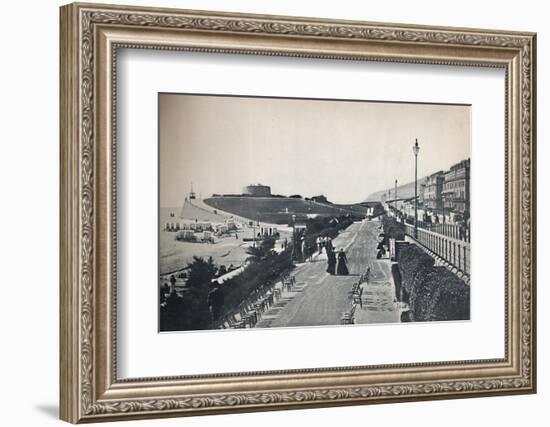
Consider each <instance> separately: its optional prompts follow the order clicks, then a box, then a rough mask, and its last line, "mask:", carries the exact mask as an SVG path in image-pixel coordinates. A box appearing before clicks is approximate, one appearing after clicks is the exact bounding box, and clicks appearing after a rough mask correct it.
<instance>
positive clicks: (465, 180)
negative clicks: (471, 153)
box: [442, 159, 470, 215]
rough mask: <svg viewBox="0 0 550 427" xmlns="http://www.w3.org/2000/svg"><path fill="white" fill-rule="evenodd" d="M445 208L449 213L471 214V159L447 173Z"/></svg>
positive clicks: (444, 196) (453, 167) (443, 193)
mask: <svg viewBox="0 0 550 427" xmlns="http://www.w3.org/2000/svg"><path fill="white" fill-rule="evenodd" d="M442 196H443V207H444V209H445V210H446V211H448V212H454V213H459V214H462V215H464V214H467V215H469V213H470V159H466V160H463V161H461V162H459V163H457V164H455V165H453V166H451V168H450V170H449V171H448V172H446V173H445V180H444V183H443V192H442Z"/></svg>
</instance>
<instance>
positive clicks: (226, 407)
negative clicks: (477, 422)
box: [60, 4, 536, 423]
mask: <svg viewBox="0 0 550 427" xmlns="http://www.w3.org/2000/svg"><path fill="white" fill-rule="evenodd" d="M535 40H536V39H535V34H532V33H519V32H508V31H495V30H479V29H459V28H437V27H422V26H412V25H401V24H381V23H369V22H352V21H329V20H321V19H313V18H295V17H279V16H261V15H242V14H229V13H217V12H199V11H187V10H174V9H157V8H141V7H127V6H124V7H123V6H109V5H93V4H71V5H67V6H63V7H62V8H61V49H60V51H61V95H60V96H61V98H60V99H61V112H60V122H61V125H60V134H61V165H62V172H61V284H60V286H61V304H60V305H61V313H60V315H61V351H60V354H61V356H60V359H61V360H60V363H61V369H60V372H61V378H60V381H61V418H62V419H64V420H66V421H70V422H73V423H77V422H90V421H105V420H118V419H120V420H122V419H129V418H153V417H167V416H185V415H201V414H215V413H227V412H233V411H235V412H238V411H255V410H270V409H273V410H274V409H285V408H306V407H318V406H329V405H344V404H345V405H351V404H368V403H382V402H399V401H410V400H428V399H441V398H456V397H476V396H487V395H495V394H519V393H533V392H535V390H536V351H535V350H536V335H535V325H536V322H535V315H536V300H535V291H536V289H535V284H536V278H535V271H536V256H535V255H536V254H535V247H536V245H535V235H536V233H535V231H536V218H535V215H536V182H535V176H536V174H535V166H536V163H535V155H536V145H535V136H536V135H535V130H536V129H535V93H536V91H535V82H536V78H535V71H536V62H535V59H536V45H535Z"/></svg>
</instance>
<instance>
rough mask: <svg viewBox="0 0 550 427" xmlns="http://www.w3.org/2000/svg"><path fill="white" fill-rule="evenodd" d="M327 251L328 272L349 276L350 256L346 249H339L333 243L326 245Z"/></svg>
mask: <svg viewBox="0 0 550 427" xmlns="http://www.w3.org/2000/svg"><path fill="white" fill-rule="evenodd" d="M326 251H327V264H328V266H327V273H329V274H330V275H332V276H333V275H334V274H336V275H338V276H347V275H348V274H349V270H348V265H347V264H348V258H347V256H346V253H345V252H344V249H340V250H339V251H337V250H336V249H335V248H334V247H333V246H332V244H330V245H328V246H327V247H326Z"/></svg>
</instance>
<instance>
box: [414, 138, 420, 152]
mask: <svg viewBox="0 0 550 427" xmlns="http://www.w3.org/2000/svg"><path fill="white" fill-rule="evenodd" d="M419 151H420V146H419V145H418V139H415V140H414V145H413V153H414V155H415V156H418V152H419Z"/></svg>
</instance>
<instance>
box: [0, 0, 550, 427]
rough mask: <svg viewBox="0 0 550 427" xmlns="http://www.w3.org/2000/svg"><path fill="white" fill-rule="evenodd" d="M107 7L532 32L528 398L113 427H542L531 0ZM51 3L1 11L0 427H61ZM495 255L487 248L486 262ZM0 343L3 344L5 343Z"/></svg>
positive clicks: (547, 397) (222, 1)
mask: <svg viewBox="0 0 550 427" xmlns="http://www.w3.org/2000/svg"><path fill="white" fill-rule="evenodd" d="M110 3H115V4H116V3H120V4H127V3H132V4H135V5H143V6H156V7H162V6H164V7H176V8H188V9H207V10H221V11H232V12H248V13H264V14H276V15H297V16H314V17H322V18H330V19H353V20H367V21H384V22H403V23H410V24H431V25H441V26H459V27H479V28H493V29H506V30H526V31H536V32H538V46H537V48H538V70H537V71H538V73H537V74H538V106H537V108H538V117H539V126H538V141H539V144H538V165H539V167H538V188H539V194H538V219H539V223H538V245H539V248H538V254H539V255H538V257H539V265H538V268H539V276H538V283H539V291H538V301H539V314H538V317H539V318H538V358H539V373H538V378H539V393H538V394H537V395H527V396H510V397H493V398H481V399H460V400H446V401H434V402H418V403H403V404H392V405H374V406H362V407H343V408H328V409H314V410H301V411H280V412H265V413H251V414H239V415H225V416H215V417H214V416H209V417H201V418H189V419H185V420H182V419H166V420H152V421H135V422H134V421H133V422H125V423H124V426H133V425H135V426H153V425H154V426H162V425H166V426H171V425H174V426H175V425H187V426H193V427H195V426H204V427H207V426H217V425H219V424H223V425H227V426H233V425H235V426H236V425H238V426H239V427H245V426H280V425H300V424H302V425H303V424H308V425H315V426H332V425H342V424H344V425H346V424H355V423H357V424H367V423H369V424H370V425H390V426H391V425H400V424H405V423H406V424H407V425H408V426H411V427H416V426H439V425H442V424H443V425H445V426H448V427H451V426H460V427H464V426H470V425H471V426H474V425H478V424H479V423H480V422H486V420H488V419H490V420H491V423H492V424H494V425H496V426H516V425H519V424H520V423H521V424H522V425H529V426H531V425H532V426H538V425H543V423H544V418H545V417H544V416H545V415H546V414H547V408H548V405H549V404H550V391H549V390H548V389H549V388H550V375H549V369H548V364H547V363H546V361H547V360H548V359H549V357H548V355H549V354H550V338H548V334H547V333H546V331H547V329H548V328H549V327H550V314H548V311H547V310H545V307H544V304H543V301H545V300H548V299H550V291H548V288H546V287H545V286H544V284H545V283H547V282H548V281H549V280H550V268H549V267H548V266H547V263H545V256H546V254H549V253H550V244H549V243H548V241H547V240H545V239H543V236H548V235H550V227H549V226H548V223H545V222H544V218H545V217H546V218H548V217H549V213H550V197H549V196H548V195H546V194H545V191H544V189H545V188H546V186H547V185H548V184H549V182H550V171H549V168H546V167H545V165H546V164H549V162H550V148H548V145H547V144H544V143H543V141H546V140H547V139H548V138H550V130H549V129H550V126H548V125H546V124H545V123H543V121H542V120H541V119H540V118H542V117H548V116H549V115H550V100H549V99H548V98H547V97H546V96H545V95H546V94H547V93H550V90H549V87H548V82H547V80H546V79H545V77H544V76H546V75H550V57H549V56H548V55H547V52H548V51H550V29H548V25H547V22H546V19H545V18H546V17H547V16H548V11H546V10H545V5H544V3H543V2H537V1H535V0H526V1H523V2H513V1H490V2H479V1H473V0H465V1H463V2H455V3H445V4H443V3H442V2H437V1H420V0H419V1H416V2H408V1H405V0H395V1H393V2H357V1H353V0H340V1H338V2H334V1H306V0H293V1H292V0H278V1H275V0H273V1H264V2H258V1H252V0H249V1H245V0H180V1H177V0H171V1H169V0H160V1H152V0H133V1H129V0H127V1H117V0H110ZM61 4H62V2H60V1H57V0H47V1H37V0H32V1H27V2H11V3H6V4H4V5H3V16H4V17H6V18H5V19H4V20H3V23H2V26H1V27H0V31H1V32H2V51H3V60H2V65H3V66H2V67H1V68H0V70H1V71H0V73H1V75H2V78H1V79H0V85H1V90H0V105H1V115H0V117H2V121H1V123H2V125H1V126H0V135H1V137H0V140H1V141H2V144H0V147H1V148H0V150H1V155H0V182H2V185H1V187H0V188H1V189H2V202H3V203H2V209H0V248H1V258H0V259H1V260H2V264H1V265H2V268H0V284H1V285H2V286H1V289H2V297H1V298H0V316H1V319H0V320H1V325H2V335H3V346H2V347H3V351H2V353H1V356H0V378H2V388H1V393H2V401H3V402H6V404H5V405H4V406H3V407H4V408H5V409H4V411H3V413H2V414H1V417H2V424H5V425H10V426H18V425H22V426H23V425H25V426H27V425H29V426H35V425H36V426H38V425H40V426H49V425H61V423H62V422H61V421H59V420H58V419H57V402H58V243H59V242H58V200H59V199H58V197H59V195H58V180H59V158H58V157H59V156H58V144H59V142H58V141H59V138H58V135H59V131H58V57H59V55H58V27H59V23H58V7H59V6H60V5H61ZM497 256H500V254H492V253H491V252H490V251H488V253H487V255H486V261H487V263H488V264H491V263H492V262H494V260H495V258H493V257H497ZM6 343H7V344H6Z"/></svg>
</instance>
